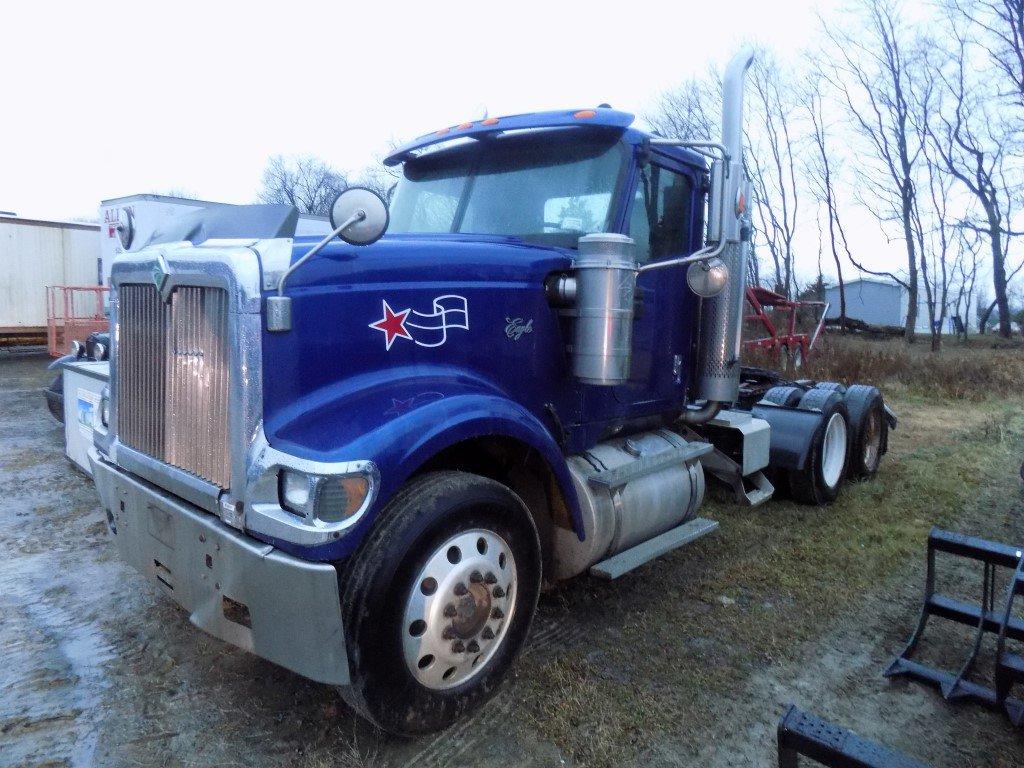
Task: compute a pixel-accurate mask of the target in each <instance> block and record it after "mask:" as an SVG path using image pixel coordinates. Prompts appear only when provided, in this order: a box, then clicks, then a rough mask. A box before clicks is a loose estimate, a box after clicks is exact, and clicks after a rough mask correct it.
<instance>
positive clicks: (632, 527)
mask: <svg viewBox="0 0 1024 768" xmlns="http://www.w3.org/2000/svg"><path fill="white" fill-rule="evenodd" d="M710 450H711V446H710V445H709V444H708V443H702V442H688V441H686V440H685V439H683V438H682V437H681V436H680V435H678V434H676V433H675V432H672V431H670V430H667V429H661V430H657V431H654V432H644V433H641V434H638V435H631V436H629V437H625V438H616V439H614V440H609V441H607V442H604V443H599V444H598V445H596V446H594V447H593V448H591V449H590V450H589V451H587V452H585V453H583V454H579V455H576V456H571V457H569V459H568V464H569V471H570V473H571V474H572V478H573V482H574V484H575V486H576V493H577V494H578V496H579V500H580V509H581V512H582V516H583V527H584V531H585V539H584V540H583V541H580V540H579V539H578V538H577V536H576V535H575V534H574V533H572V532H571V531H563V530H559V531H558V532H557V535H556V539H555V552H554V555H555V557H554V560H555V563H554V578H555V580H559V579H566V578H569V577H571V576H575V575H576V574H579V573H582V572H583V571H585V570H587V568H589V567H590V566H591V565H594V564H595V563H597V562H599V561H601V560H604V559H605V558H608V557H611V556H612V555H615V554H618V553H619V552H622V551H624V550H627V549H629V548H631V547H634V546H636V545H637V544H640V543H642V542H644V541H647V540H648V539H651V538H653V537H654V536H657V535H659V534H661V533H664V532H665V531H667V530H669V529H671V528H674V527H676V526H678V525H680V524H681V523H683V522H685V521H686V520H688V519H690V518H692V517H693V516H694V515H695V514H696V513H697V510H698V509H699V508H700V505H701V503H702V502H703V500H704V469H703V467H702V466H701V463H700V461H699V457H700V456H702V455H704V454H705V453H707V452H709V451H710Z"/></svg>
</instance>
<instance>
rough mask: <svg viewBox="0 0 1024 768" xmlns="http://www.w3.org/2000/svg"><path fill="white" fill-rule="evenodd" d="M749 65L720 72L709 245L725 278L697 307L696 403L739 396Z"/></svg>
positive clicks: (743, 55)
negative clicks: (719, 150) (720, 151)
mask: <svg viewBox="0 0 1024 768" xmlns="http://www.w3.org/2000/svg"><path fill="white" fill-rule="evenodd" d="M753 61H754V51H753V49H751V48H745V49H743V50H742V51H740V53H738V54H737V55H736V56H734V57H733V59H732V61H730V62H729V66H728V67H727V68H726V70H725V80H724V82H723V99H722V145H723V148H724V151H725V156H724V157H723V158H722V159H721V160H719V161H718V162H717V163H716V165H718V168H717V169H716V171H717V173H716V172H715V171H713V172H712V179H713V180H714V182H715V186H717V187H718V188H717V189H713V190H712V195H711V200H710V205H709V215H708V221H709V227H708V242H709V244H710V243H715V244H717V247H716V248H715V249H714V250H715V251H717V252H718V255H719V257H720V258H721V259H722V261H724V262H725V265H726V267H727V268H728V271H729V279H728V281H727V282H726V285H725V288H724V289H723V290H722V291H721V292H720V293H719V294H718V295H717V296H714V297H712V298H706V299H704V300H703V302H702V306H701V323H700V365H699V377H698V380H697V386H696V394H697V399H698V400H705V401H707V402H708V403H724V404H726V405H729V404H731V403H733V402H734V401H735V400H736V398H737V397H738V396H739V385H740V342H741V333H742V330H743V303H744V301H745V299H746V296H745V293H746V273H747V259H748V257H749V253H750V217H749V214H748V211H747V205H748V198H749V195H750V185H749V181H748V180H747V176H746V172H745V171H744V167H743V85H744V81H745V79H746V73H747V70H748V69H749V68H750V65H751V64H752V63H753ZM701 410H702V411H703V410H706V407H705V409H701ZM715 412H716V413H717V411H715ZM697 413H698V414H699V413H700V411H698V412H697ZM695 415H697V414H695ZM713 415H714V414H712V416H711V417H709V418H712V417H713Z"/></svg>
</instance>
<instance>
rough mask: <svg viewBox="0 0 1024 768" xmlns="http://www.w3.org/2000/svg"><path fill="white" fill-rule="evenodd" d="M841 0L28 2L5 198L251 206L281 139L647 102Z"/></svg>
mask: <svg viewBox="0 0 1024 768" xmlns="http://www.w3.org/2000/svg"><path fill="white" fill-rule="evenodd" d="M834 6H835V2H833V0H776V1H775V2H765V0H756V1H751V0H732V2H729V3H699V4H698V3H691V2H672V3H670V2H645V1H644V0H633V1H632V2H629V3H603V2H595V1H593V0H592V1H591V2H552V1H551V0H547V1H546V2H536V1H535V0H520V1H519V2H516V3H502V4H486V3H480V2H473V3H461V2H448V3H445V4H443V5H438V6H436V7H435V6H430V5H428V4H426V3H402V2H377V3H344V2H332V3H314V2H296V1H293V2H289V3H281V2H277V3H259V2H249V3H228V2H217V1H216V0H206V2H202V3H199V2H192V1H191V0H184V1H176V2H173V3H146V2H138V1H136V2H131V3H123V2H118V1H117V0H104V2H102V3H97V2H89V1H88V0H80V1H79V2H74V3H66V4H61V3H24V2H18V3H14V4H11V5H8V6H7V7H5V9H4V24H3V25H2V28H0V72H3V73H4V78H5V82H4V83H3V88H2V90H0V94H2V96H0V98H2V100H3V101H2V103H3V105H4V108H3V110H2V114H3V119H2V120H0V153H2V158H3V160H2V165H0V210H10V211H15V212H16V213H18V214H20V215H22V216H36V217H42V218H55V219H67V218H73V217H94V216H96V211H97V207H98V204H99V201H100V200H102V199H106V198H111V197H118V196H122V195H129V194H135V193H141V192H168V191H172V190H173V191H184V192H186V193H189V194H190V195H192V196H195V197H199V198H202V199H209V200H218V201H223V202H233V203H247V202H253V201H254V199H255V195H256V192H257V189H258V187H259V180H260V174H261V172H262V170H263V168H264V166H265V164H266V161H267V158H268V157H269V156H270V155H273V154H286V155H289V154H313V155H317V156H319V157H322V158H324V159H325V160H326V161H327V162H329V163H330V164H332V165H334V166H336V167H337V168H339V169H342V170H347V171H358V170H359V169H361V168H362V167H364V166H366V165H367V164H369V163H371V162H373V159H374V157H375V156H376V155H379V154H380V153H381V152H382V151H383V150H384V149H385V148H386V146H387V144H388V142H389V140H399V141H401V140H404V139H408V138H411V137H414V136H417V135H420V134H422V133H425V132H427V131H431V130H435V129H437V128H439V127H442V126H447V125H452V124H455V123H459V122H462V121H464V120H469V119H474V118H479V117H481V116H482V115H483V113H484V111H485V110H486V111H487V113H489V114H490V115H502V114H513V113H517V112H524V111H534V110H544V109H562V108H570V107H582V106H593V105H597V104H600V103H603V102H607V103H610V104H611V105H612V106H614V107H616V108H618V109H623V110H626V111H632V112H636V113H641V114H642V113H643V112H645V111H649V110H650V109H651V108H652V107H653V106H654V102H655V100H656V98H657V96H658V94H659V93H660V92H662V91H664V90H665V89H668V88H671V87H672V86H674V85H676V84H678V83H679V82H680V81H682V80H683V79H684V78H686V77H687V76H690V75H694V74H700V73H704V72H706V71H707V68H708V67H709V65H710V66H714V67H716V68H718V69H720V68H721V67H722V66H723V65H724V63H725V62H726V61H727V60H728V59H729V57H730V56H731V54H732V53H734V52H735V51H736V49H737V48H738V47H739V46H740V45H741V44H742V43H743V42H754V43H761V44H764V45H767V46H769V47H771V48H773V49H774V50H775V51H776V52H778V54H779V55H780V56H781V57H782V58H783V59H785V57H786V56H787V55H793V54H790V53H788V52H795V51H797V50H799V49H800V48H802V47H804V46H805V45H806V44H807V43H808V41H811V40H813V38H815V37H816V36H817V34H818V33H817V29H818V23H819V22H818V17H817V14H819V13H821V14H822V15H825V16H827V15H829V13H831V12H832V11H833V9H834ZM809 250H810V249H806V248H805V254H804V256H803V258H802V260H801V263H800V267H801V271H802V272H805V273H813V271H814V269H815V266H814V264H813V262H814V261H816V259H817V253H816V250H817V247H816V244H815V247H814V249H813V250H814V253H809V252H807V251H809ZM808 260H810V261H808ZM826 266H827V265H826Z"/></svg>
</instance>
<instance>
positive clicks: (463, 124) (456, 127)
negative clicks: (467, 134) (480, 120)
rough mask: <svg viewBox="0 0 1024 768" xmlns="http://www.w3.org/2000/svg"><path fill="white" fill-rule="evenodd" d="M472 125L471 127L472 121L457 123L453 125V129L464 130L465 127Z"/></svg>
mask: <svg viewBox="0 0 1024 768" xmlns="http://www.w3.org/2000/svg"><path fill="white" fill-rule="evenodd" d="M472 127H473V124H472V123H459V124H458V125H456V126H455V130H456V131H465V130H466V129H467V128H472Z"/></svg>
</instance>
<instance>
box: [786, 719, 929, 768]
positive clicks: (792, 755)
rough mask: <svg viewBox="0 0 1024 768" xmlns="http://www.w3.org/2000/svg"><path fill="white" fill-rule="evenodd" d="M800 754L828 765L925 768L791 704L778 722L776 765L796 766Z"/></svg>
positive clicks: (925, 766) (859, 767) (865, 767)
mask: <svg viewBox="0 0 1024 768" xmlns="http://www.w3.org/2000/svg"><path fill="white" fill-rule="evenodd" d="M800 755H803V756H804V757H807V758H810V759H811V760H813V761H814V762H816V763H819V764H821V765H825V766H829V768H928V766H927V765H925V764H924V763H919V762H918V761H917V760H912V759H911V758H909V757H905V756H904V755H901V754H900V753H898V752H894V751H893V750H891V749H888V748H887V747H883V746H881V745H879V744H875V743H874V742H872V741H868V740H867V739H862V738H861V737H860V736H858V735H857V734H855V733H854V732H853V731H850V730H847V729H846V728H842V727H840V726H838V725H833V724H832V723H830V722H828V721H827V720H822V719H821V718H820V717H816V716H815V715H811V714H808V713H807V712H803V711H802V710H800V709H797V708H796V707H795V706H791V707H790V708H789V711H788V712H787V713H786V714H785V716H784V717H783V718H782V720H780V721H779V768H797V765H798V763H799V756H800Z"/></svg>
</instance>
